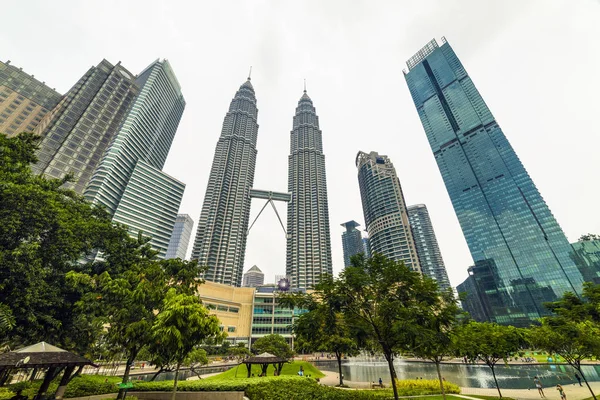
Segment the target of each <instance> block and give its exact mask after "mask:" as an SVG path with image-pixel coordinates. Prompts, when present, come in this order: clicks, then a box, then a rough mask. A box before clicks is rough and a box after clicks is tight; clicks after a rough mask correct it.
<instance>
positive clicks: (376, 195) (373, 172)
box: [356, 151, 421, 272]
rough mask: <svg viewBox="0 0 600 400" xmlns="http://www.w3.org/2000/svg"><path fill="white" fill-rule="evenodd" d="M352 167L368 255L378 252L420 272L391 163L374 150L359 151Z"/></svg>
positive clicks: (396, 176)
mask: <svg viewBox="0 0 600 400" xmlns="http://www.w3.org/2000/svg"><path fill="white" fill-rule="evenodd" d="M356 167H357V168H358V184H359V186H360V197H361V200H362V207H363V213H364V216H365V225H366V226H367V232H369V249H370V251H371V254H375V253H379V254H382V255H384V256H385V257H387V258H390V259H392V260H396V261H403V262H404V264H405V265H406V266H408V267H411V268H412V269H413V270H415V271H419V272H420V271H421V268H420V267H419V259H418V257H417V251H416V249H415V242H414V240H413V236H412V232H411V230H410V225H409V222H408V213H407V211H406V202H405V201H404V194H403V193H402V187H401V186H400V180H399V179H398V175H396V169H395V168H394V164H392V162H391V161H390V159H389V158H388V156H384V155H379V154H378V153H377V152H375V151H372V152H370V153H363V152H362V151H359V152H358V154H357V156H356Z"/></svg>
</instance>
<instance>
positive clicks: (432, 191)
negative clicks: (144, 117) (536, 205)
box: [0, 0, 600, 286]
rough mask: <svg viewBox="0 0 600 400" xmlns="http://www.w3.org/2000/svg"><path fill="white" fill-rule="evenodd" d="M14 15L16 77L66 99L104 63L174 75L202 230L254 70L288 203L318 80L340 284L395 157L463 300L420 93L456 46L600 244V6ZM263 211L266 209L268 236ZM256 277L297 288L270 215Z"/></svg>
mask: <svg viewBox="0 0 600 400" xmlns="http://www.w3.org/2000/svg"><path fill="white" fill-rule="evenodd" d="M2 9H3V18H2V24H0V59H2V60H3V61H6V60H11V62H12V64H14V65H16V66H19V67H22V68H23V69H24V70H25V71H27V72H28V73H30V74H34V75H35V77H36V78H38V79H40V80H43V81H46V83H47V84H48V85H50V86H51V87H55V88H56V89H57V90H58V91H60V92H61V93H65V92H66V91H67V90H68V89H69V88H70V87H71V86H72V85H73V84H74V83H75V82H76V81H77V79H78V78H79V77H81V75H83V73H84V72H85V71H86V70H87V69H88V68H89V67H90V66H92V65H96V64H98V63H99V62H100V61H101V60H102V58H106V59H107V60H109V61H110V62H112V63H117V62H118V61H121V62H122V64H123V65H124V66H125V67H126V68H127V69H129V70H130V71H131V72H133V73H135V74H137V73H139V72H141V71H142V70H143V69H144V68H145V67H146V66H147V65H148V64H150V63H151V62H152V61H153V60H155V59H156V58H158V57H160V58H167V59H169V61H170V62H171V64H172V66H173V68H174V71H175V74H176V75H177V77H178V79H179V82H180V83H181V86H182V88H183V93H184V96H185V99H186V102H187V106H186V109H185V112H184V114H183V118H182V120H181V124H180V125H179V130H178V133H177V135H176V137H175V141H174V142H173V146H172V147H171V152H170V154H169V158H168V160H167V163H166V166H165V171H166V172H167V173H169V174H170V175H172V176H174V177H175V178H177V179H179V180H181V181H183V182H185V183H186V185H187V186H186V191H185V195H184V198H183V202H182V204H181V209H180V212H183V213H188V214H190V215H191V216H192V218H193V219H194V222H195V223H197V221H198V218H199V215H200V209H201V207H202V201H203V198H204V194H205V191H206V184H207V180H208V175H209V171H210V166H211V163H212V159H213V154H214V149H215V145H216V143H217V139H218V137H219V135H220V132H221V125H222V122H223V117H224V116H225V113H226V111H227V109H228V107H229V102H230V101H231V99H232V97H233V96H234V94H235V91H236V90H237V89H238V87H239V86H240V85H241V84H242V83H243V82H244V81H245V79H246V77H247V74H248V69H249V66H250V65H252V66H253V69H252V83H253V85H254V88H255V90H256V96H257V99H258V108H259V113H258V122H259V124H260V127H259V131H258V144H257V149H258V158H257V168H256V175H255V179H254V182H255V184H254V186H255V187H256V188H260V189H267V190H275V191H286V190H287V167H288V165H287V163H288V155H289V133H290V130H291V128H292V117H293V115H294V110H295V107H296V105H297V102H298V100H299V99H300V96H301V95H302V85H303V79H304V78H306V80H307V85H308V94H309V95H310V96H311V98H312V99H313V101H314V105H315V106H316V108H317V113H318V115H319V118H320V124H321V129H322V131H323V142H324V151H325V155H326V167H327V180H328V194H329V215H330V224H331V233H332V237H331V243H332V252H333V267H334V272H336V273H337V272H339V271H340V270H341V269H342V268H343V257H342V245H341V234H342V231H343V228H342V227H341V226H339V224H340V223H342V222H345V221H348V220H351V219H354V220H356V221H358V222H359V223H361V224H363V228H364V218H363V213H362V207H361V202H360V193H359V188H358V181H357V176H356V175H357V171H356V167H355V165H354V159H355V156H356V153H357V152H358V151H359V150H362V151H366V152H368V151H378V152H379V153H381V154H387V155H388V156H389V157H390V158H391V160H392V162H393V163H394V165H395V167H396V170H397V172H398V176H399V177H400V181H401V184H402V188H403V190H404V194H405V197H406V201H407V202H408V204H415V203H425V204H426V205H427V207H428V208H429V212H430V215H431V218H432V221H433V225H434V228H435V231H436V234H437V238H438V241H439V243H440V247H441V251H442V255H443V257H444V260H445V262H446V267H447V269H448V274H449V276H450V280H451V282H452V285H453V286H456V285H457V284H459V283H460V282H461V281H462V280H464V279H465V278H466V268H467V267H468V266H469V265H471V263H472V259H471V256H470V253H469V251H468V248H467V245H466V242H465V240H464V237H463V235H462V232H461V229H460V226H459V224H458V220H457V219H456V215H455V213H454V210H453V208H452V205H451V203H450V199H449V197H448V194H447V192H446V189H445V186H444V183H443V181H442V179H441V176H440V173H439V170H438V168H437V165H436V163H435V160H434V157H433V154H432V153H431V149H430V147H429V144H428V142H427V140H426V137H425V133H424V131H423V128H422V126H421V123H420V121H419V118H418V116H417V112H416V110H415V107H414V105H413V102H412V99H411V97H410V94H409V91H408V89H407V86H406V83H405V81H404V77H403V75H402V69H403V68H405V61H406V60H407V59H408V58H409V57H411V56H412V55H413V54H414V53H415V52H417V51H418V50H419V49H420V48H421V47H422V46H423V45H424V44H425V43H427V42H428V41H429V40H431V39H432V38H437V39H438V40H439V38H440V37H441V36H445V37H446V38H447V40H448V42H449V43H450V44H451V45H452V47H453V48H454V50H455V51H456V53H457V54H458V56H459V57H460V59H461V60H462V62H463V64H464V66H465V68H466V69H467V72H468V73H469V75H470V76H471V78H472V79H473V81H474V83H475V85H476V87H477V88H478V89H479V91H480V92H481V94H482V96H483V98H484V99H485V101H486V102H487V104H488V106H489V107H490V109H491V111H492V113H493V114H494V116H495V117H496V119H497V120H498V122H499V123H500V126H501V127H502V128H503V131H504V132H505V134H506V135H507V137H508V140H509V141H510V142H511V144H512V146H513V147H514V148H515V150H516V152H517V154H518V156H519V157H520V159H521V161H522V162H523V163H524V165H525V168H526V169H527V171H528V172H529V174H530V175H531V176H532V178H533V180H534V182H535V183H536V185H537V187H538V189H539V190H540V192H541V193H542V196H544V198H545V200H546V202H547V203H548V205H549V206H550V209H551V210H552V212H553V213H554V215H555V217H556V218H557V220H558V222H559V224H560V225H561V226H562V228H563V230H564V231H565V233H566V234H567V237H568V239H569V240H570V241H575V240H577V238H578V237H579V236H580V235H581V234H583V233H587V232H595V233H600V215H599V213H598V209H599V207H598V201H599V198H600V186H599V178H598V176H599V175H598V169H599V168H598V162H599V160H598V153H599V151H600V135H599V134H600V129H599V126H600V125H599V123H598V118H597V117H598V116H599V115H600V100H599V97H598V93H600V51H599V48H598V40H599V37H600V23H599V22H598V21H600V2H599V1H598V0H564V1H562V0H498V1H491V0H490V1H483V0H437V1H434V0H414V1H375V0H370V1H369V0H367V1H357V0H352V1H350V0H340V1H326V0H315V1H276V0H273V1H247V2H242V1H214V0H212V1H188V2H183V1H155V0H143V1H125V0H118V1H113V0H103V1H80V0H73V1H60V0H57V1H44V0H37V1H33V0H29V1H10V2H6V4H3V6H2ZM262 206H263V201H261V200H254V203H253V205H252V212H251V221H252V220H253V219H254V217H255V216H256V214H257V213H258V211H259V210H260V208H261V207H262ZM278 208H279V212H280V213H281V214H282V217H283V218H284V220H285V217H286V207H285V205H284V204H279V205H278ZM194 234H195V227H194ZM190 250H191V244H190ZM254 264H256V265H258V266H259V267H260V268H261V269H262V270H263V272H265V275H266V280H267V281H273V276H274V275H275V274H284V273H285V236H284V233H283V231H282V229H281V227H280V226H279V223H278V221H277V217H276V216H275V214H274V212H273V210H272V209H270V208H268V209H266V210H265V212H264V213H263V215H261V218H260V219H259V220H258V222H257V223H256V225H255V226H254V228H253V229H252V231H251V233H250V236H249V238H248V243H247V249H246V262H245V268H244V270H247V269H248V268H249V267H251V266H252V265H254Z"/></svg>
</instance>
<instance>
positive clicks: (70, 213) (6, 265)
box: [0, 133, 127, 352]
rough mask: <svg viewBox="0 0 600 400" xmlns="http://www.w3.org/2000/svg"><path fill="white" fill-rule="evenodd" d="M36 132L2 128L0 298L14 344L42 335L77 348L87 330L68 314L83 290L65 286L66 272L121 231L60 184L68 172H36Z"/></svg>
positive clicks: (0, 337)
mask: <svg viewBox="0 0 600 400" xmlns="http://www.w3.org/2000/svg"><path fill="white" fill-rule="evenodd" d="M39 141H40V138H39V137H38V136H36V135H33V134H31V133H23V134H20V135H17V136H15V137H11V138H7V137H6V136H4V135H2V134H0V199H1V201H0V265H2V268H1V269H0V298H1V299H3V300H2V301H3V303H4V304H5V305H6V308H5V307H3V312H4V314H5V315H9V314H8V311H10V314H12V316H13V317H14V329H12V330H11V332H10V335H7V332H6V330H3V331H0V341H2V342H8V344H9V345H11V346H12V347H15V346H18V345H22V344H32V343H35V342H38V341H42V340H44V341H47V342H51V343H53V344H55V345H58V346H62V347H65V348H67V349H74V350H77V351H80V352H83V351H85V350H87V346H88V344H89V343H90V340H89V338H90V332H88V331H87V329H88V326H87V324H85V323H82V320H83V322H85V315H84V314H82V313H77V312H73V304H74V302H76V301H77V300H78V299H79V298H80V297H81V292H79V291H78V290H74V289H73V288H71V287H69V286H68V285H66V284H65V274H66V273H67V272H68V271H71V270H76V271H79V272H84V271H88V270H89V269H90V268H91V264H90V263H79V262H77V261H78V260H80V259H81V258H82V256H84V255H86V254H89V253H90V252H91V251H92V250H93V249H99V250H102V251H105V250H107V249H109V248H110V247H112V243H118V242H119V241H120V240H121V239H122V238H123V237H125V236H127V231H126V230H125V229H123V228H119V227H114V226H113V224H112V222H111V219H110V217H109V216H108V214H107V213H106V212H105V211H103V210H102V209H100V208H98V207H95V206H93V205H91V204H90V203H88V202H87V201H86V200H85V199H84V198H83V197H82V196H79V195H77V194H76V193H75V192H73V191H71V190H67V189H64V188H61V186H62V185H63V184H64V183H65V182H66V181H68V180H69V179H70V178H69V177H66V178H65V179H62V180H59V179H46V178H45V177H43V176H38V175H34V174H33V173H32V171H31V168H30V165H31V164H32V163H34V162H36V161H37V160H36V156H35V151H36V149H37V147H38V144H39Z"/></svg>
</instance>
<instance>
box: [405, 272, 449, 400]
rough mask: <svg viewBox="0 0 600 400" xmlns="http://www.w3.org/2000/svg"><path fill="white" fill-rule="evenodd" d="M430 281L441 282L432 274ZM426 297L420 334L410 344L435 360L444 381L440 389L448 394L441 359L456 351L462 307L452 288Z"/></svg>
mask: <svg viewBox="0 0 600 400" xmlns="http://www.w3.org/2000/svg"><path fill="white" fill-rule="evenodd" d="M423 279H424V280H426V281H428V282H427V283H429V284H430V285H431V284H433V285H435V286H436V287H437V284H436V283H435V282H434V281H433V280H431V279H430V278H426V277H424V278H423ZM432 294H433V296H431V297H430V298H428V299H426V301H427V302H428V305H427V311H426V312H423V313H422V314H421V315H419V316H417V320H416V321H415V322H416V333H417V334H416V336H415V337H414V338H413V342H412V344H411V345H410V351H411V352H412V353H413V354H414V355H415V356H416V357H420V358H424V359H427V360H430V361H433V362H434V363H435V368H436V371H437V374H438V379H439V381H440V390H441V391H442V396H443V398H444V399H445V398H446V391H445V390H444V381H443V378H442V373H441V371H440V363H441V362H442V360H443V359H444V357H449V356H452V355H453V354H454V349H453V347H452V335H453V332H454V330H455V329H456V327H457V317H458V315H459V312H460V308H459V307H458V304H457V302H456V299H455V298H454V295H453V294H452V291H451V290H448V291H445V292H439V293H438V294H437V295H435V293H433V292H432Z"/></svg>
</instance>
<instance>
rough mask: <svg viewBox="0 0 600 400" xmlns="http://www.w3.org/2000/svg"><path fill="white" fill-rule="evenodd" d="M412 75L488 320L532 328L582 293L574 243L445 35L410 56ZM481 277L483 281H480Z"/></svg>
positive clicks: (413, 89) (410, 79) (413, 88)
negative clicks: (553, 304)
mask: <svg viewBox="0 0 600 400" xmlns="http://www.w3.org/2000/svg"><path fill="white" fill-rule="evenodd" d="M407 65H408V68H409V70H408V71H405V78H406V82H407V84H408V87H409V89H410V93H411V95H412V98H413V100H414V103H415V106H416V108H417V112H418V114H419V117H420V118H421V122H422V124H423V127H424V129H425V133H426V135H427V139H428V140H429V144H430V145H431V149H432V151H433V154H434V156H435V159H436V161H437V164H438V167H439V169H440V172H441V174H442V178H443V179H444V183H445V185H446V189H447V190H448V194H449V195H450V199H451V200H452V205H453V206H454V210H455V212H456V215H457V217H458V220H459V222H460V225H461V228H462V230H463V233H464V235H465V239H466V241H467V244H468V246H469V249H470V251H471V255H472V257H473V260H474V262H475V267H476V270H475V271H474V275H473V276H474V278H475V280H476V281H477V280H479V279H478V278H477V274H478V270H481V271H483V272H482V273H483V274H484V275H485V276H488V277H490V278H493V280H494V282H495V287H494V288H493V290H492V288H489V290H486V291H484V292H482V293H483V294H484V295H485V296H486V297H488V298H489V299H488V300H489V301H486V303H485V304H484V306H485V305H486V304H487V305H489V307H488V309H486V312H487V313H488V319H489V320H491V321H495V322H498V323H503V324H513V325H529V323H530V322H531V321H532V320H534V319H536V318H539V317H540V316H543V315H547V314H548V310H547V309H546V308H545V307H544V306H543V303H544V302H547V301H552V300H555V299H556V298H557V297H560V296H562V295H563V293H564V292H565V291H571V292H575V293H581V288H582V277H581V274H580V273H579V271H578V270H577V267H576V266H575V263H574V262H573V260H572V259H571V258H570V257H569V253H570V251H571V246H570V245H569V242H568V241H567V238H566V237H565V234H564V233H563V231H562V230H561V228H560V226H559V225H558V223H557V222H556V220H555V219H554V216H553V215H552V213H551V212H550V210H549V209H548V206H547V205H546V203H545V202H544V199H543V198H542V196H541V195H540V193H539V192H538V190H537V188H536V187H535V185H534V183H533V181H532V179H531V178H530V177H529V175H528V174H527V171H526V170H525V168H524V167H523V165H522V164H521V161H520V160H519V158H518V157H517V155H516V153H515V151H514V150H513V148H512V147H511V145H510V143H509V142H508V140H507V138H506V137H505V135H504V133H503V132H502V130H501V129H500V126H499V125H498V122H497V121H496V120H495V118H494V116H493V115H492V113H491V112H490V110H489V109H488V107H487V106H486V104H485V102H484V101H483V98H482V97H481V95H480V94H479V92H478V91H477V89H476V88H475V86H474V84H473V82H472V81H471V79H470V78H469V75H468V74H467V72H466V71H465V69H464V67H463V65H462V64H461V62H460V60H459V59H458V57H457V56H456V54H455V53H454V51H453V50H452V48H451V47H450V45H449V44H448V43H446V41H445V40H443V43H442V46H438V44H437V42H436V41H435V39H434V40H432V41H431V42H429V43H428V44H427V45H426V46H425V47H423V48H422V49H421V50H420V51H419V52H418V53H417V54H415V55H414V56H413V57H412V58H411V59H409V60H408V61H407ZM480 281H483V279H482V280H480Z"/></svg>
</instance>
